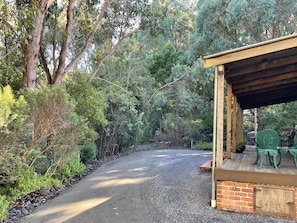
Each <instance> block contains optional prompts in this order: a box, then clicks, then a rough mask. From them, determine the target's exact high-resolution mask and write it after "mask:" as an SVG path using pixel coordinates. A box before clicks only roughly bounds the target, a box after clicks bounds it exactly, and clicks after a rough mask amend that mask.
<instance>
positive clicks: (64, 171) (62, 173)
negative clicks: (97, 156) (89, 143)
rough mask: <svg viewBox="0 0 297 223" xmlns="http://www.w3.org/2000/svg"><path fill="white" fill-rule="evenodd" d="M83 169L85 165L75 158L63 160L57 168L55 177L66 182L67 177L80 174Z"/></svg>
mask: <svg viewBox="0 0 297 223" xmlns="http://www.w3.org/2000/svg"><path fill="white" fill-rule="evenodd" d="M84 170H85V165H84V164H83V163H81V162H80V161H79V160H78V159H77V158H73V159H71V160H69V161H67V162H64V163H63V164H62V165H61V166H60V167H59V168H58V170H57V172H56V174H55V178H57V179H59V180H60V181H62V182H66V181H68V180H69V179H71V178H73V177H75V176H78V175H80V174H81V173H82V172H83V171H84Z"/></svg>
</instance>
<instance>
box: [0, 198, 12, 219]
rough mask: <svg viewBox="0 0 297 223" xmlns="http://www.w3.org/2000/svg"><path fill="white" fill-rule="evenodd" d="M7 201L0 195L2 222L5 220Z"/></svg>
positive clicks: (0, 217)
mask: <svg viewBox="0 0 297 223" xmlns="http://www.w3.org/2000/svg"><path fill="white" fill-rule="evenodd" d="M9 205H10V203H9V201H8V200H7V197H6V196H5V195H0V207H1V208H0V221H3V220H4V219H5V218H6V213H7V211H8V208H9Z"/></svg>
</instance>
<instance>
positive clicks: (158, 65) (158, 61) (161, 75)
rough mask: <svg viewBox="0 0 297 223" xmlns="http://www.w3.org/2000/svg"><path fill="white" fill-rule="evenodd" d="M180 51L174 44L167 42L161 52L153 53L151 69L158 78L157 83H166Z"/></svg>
mask: <svg viewBox="0 0 297 223" xmlns="http://www.w3.org/2000/svg"><path fill="white" fill-rule="evenodd" d="M179 56H180V52H176V51H175V50H174V48H173V46H172V44H170V43H167V44H165V46H164V47H163V48H162V50H161V51H160V52H157V53H155V54H153V55H152V58H151V62H150V65H149V71H150V73H151V74H152V75H153V77H154V78H155V80H156V84H158V83H161V84H164V83H165V80H166V79H167V78H168V77H170V74H171V69H172V67H173V66H174V65H175V64H176V63H177V61H178V58H179Z"/></svg>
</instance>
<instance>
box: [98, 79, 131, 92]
mask: <svg viewBox="0 0 297 223" xmlns="http://www.w3.org/2000/svg"><path fill="white" fill-rule="evenodd" d="M95 79H96V80H101V81H104V82H106V83H108V84H111V85H113V86H115V87H117V88H119V89H121V90H123V91H124V92H125V93H128V91H127V90H126V89H125V88H123V87H122V86H120V85H117V84H115V83H113V82H111V81H109V80H106V79H104V78H102V77H96V78H95Z"/></svg>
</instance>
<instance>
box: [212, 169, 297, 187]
mask: <svg viewBox="0 0 297 223" xmlns="http://www.w3.org/2000/svg"><path fill="white" fill-rule="evenodd" d="M215 179H216V180H222V181H223V180H224V181H236V182H244V183H255V184H274V185H284V186H295V187H296V186H297V175H293V174H278V173H263V172H251V171H239V170H224V169H222V168H217V169H216V170H215Z"/></svg>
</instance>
